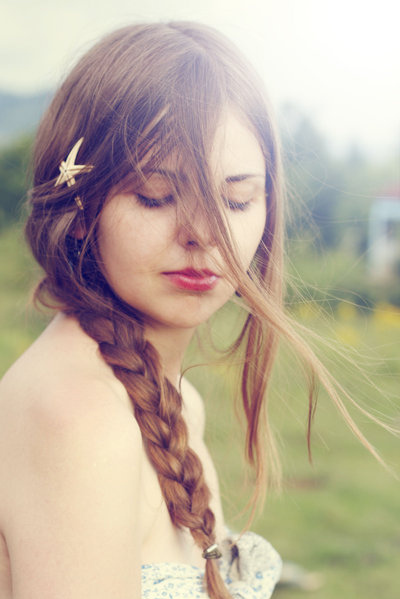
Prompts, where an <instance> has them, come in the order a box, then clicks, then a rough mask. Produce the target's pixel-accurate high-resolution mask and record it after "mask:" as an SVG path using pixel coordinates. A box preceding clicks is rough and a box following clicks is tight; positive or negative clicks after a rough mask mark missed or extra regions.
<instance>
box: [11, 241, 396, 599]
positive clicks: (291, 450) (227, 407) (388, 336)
mask: <svg viewBox="0 0 400 599" xmlns="http://www.w3.org/2000/svg"><path fill="white" fill-rule="evenodd" d="M0 255H1V256H2V259H1V264H0V326H1V332H0V375H1V374H2V373H3V372H4V371H5V370H6V369H7V367H8V366H9V365H10V364H11V363H12V362H13V361H14V360H15V358H16V357H17V356H18V355H19V354H20V353H21V352H22V351H23V350H24V349H25V348H26V347H27V346H28V345H29V343H30V342H31V341H32V339H33V338H34V337H35V335H36V334H37V333H38V332H39V331H40V330H41V328H42V327H43V322H44V321H43V318H40V317H37V316H34V315H33V314H32V312H31V311H30V310H27V309H26V302H27V297H28V293H29V290H30V289H31V286H32V282H33V280H34V279H35V278H36V277H37V269H36V268H34V267H33V265H32V261H31V259H30V258H29V256H28V255H27V252H26V251H25V250H24V246H23V244H22V241H21V238H20V237H18V234H17V233H16V232H15V231H14V230H8V231H3V232H2V233H1V234H0ZM298 317H299V318H300V319H301V321H302V322H303V323H305V324H306V325H308V326H310V327H312V328H313V329H314V330H316V331H317V332H318V333H321V334H322V335H324V336H329V337H330V338H331V339H332V342H334V343H337V342H339V343H340V344H342V345H344V346H345V348H346V349H347V351H348V352H349V353H350V354H351V356H352V358H353V359H354V360H355V361H356V363H357V364H359V363H361V367H362V370H361V371H358V370H357V368H356V367H355V366H352V365H351V364H350V363H348V362H346V360H343V359H340V358H339V357H337V355H336V354H335V352H334V351H332V350H330V349H329V348H328V349H326V350H325V351H324V353H325V355H326V361H327V363H328V365H329V367H330V368H331V369H332V370H333V373H334V374H335V375H336V376H337V377H338V379H339V380H340V382H341V383H343V384H344V385H345V387H346V388H347V389H348V390H349V391H350V393H351V394H352V395H353V397H354V398H355V399H356V400H357V401H358V402H360V403H362V405H365V406H368V407H369V409H372V410H374V411H375V412H377V413H378V412H380V413H384V414H386V415H387V416H388V418H392V419H393V420H395V421H397V425H398V424H399V421H400V417H399V415H400V406H399V389H400V385H399V382H400V344H399V338H400V317H399V314H398V312H396V311H395V310H390V309H388V308H387V307H385V306H381V307H379V308H378V309H376V310H375V311H374V312H371V313H370V314H366V313H363V312H361V313H360V312H358V311H355V310H353V309H352V307H351V306H349V305H348V304H340V305H339V306H338V310H337V319H336V320H335V321H332V322H331V323H328V322H327V320H326V318H325V317H323V316H321V314H320V312H319V310H317V309H315V307H314V306H312V305H311V306H306V307H304V306H303V307H299V308H298ZM230 318H231V317H230V311H229V310H228V311H227V313H226V316H225V318H224V320H223V322H221V324H220V325H219V328H218V334H219V336H220V337H226V336H227V335H229V333H230V328H231V319H230ZM210 370H212V371H213V376H211V375H210ZM363 373H364V374H363ZM366 374H368V376H369V377H370V378H371V379H372V381H373V383H374V385H375V387H374V385H372V384H371V382H369V381H368V380H367V376H366ZM188 376H189V378H191V379H192V380H193V381H195V382H196V384H197V386H198V387H199V388H200V389H201V391H202V392H203V394H204V396H205V400H206V407H207V415H208V423H209V425H208V429H207V442H208V445H209V447H210V450H211V453H212V455H213V457H214V459H215V462H216V465H217V469H218V471H219V474H220V479H221V492H222V497H223V503H224V509H225V513H226V516H227V521H228V524H229V525H230V526H231V527H232V528H233V529H236V530H240V528H241V526H242V525H243V523H244V522H245V517H244V516H242V517H241V518H237V517H235V516H236V515H237V513H238V511H240V509H241V508H243V507H244V505H245V503H246V499H248V497H249V495H250V493H251V478H250V482H249V484H248V487H247V489H246V487H245V485H244V484H243V458H242V457H241V453H242V446H241V442H240V441H239V439H240V436H241V433H240V427H239V426H238V425H237V424H236V421H235V418H234V415H233V409H232V403H231V399H230V393H229V388H230V386H231V384H232V383H231V380H230V378H229V376H227V374H226V371H225V372H224V371H223V369H219V368H212V369H210V367H207V368H204V367H198V368H195V369H193V370H190V371H189V373H188ZM306 404H307V394H306V388H305V383H304V382H303V381H302V378H301V374H300V372H298V369H296V367H295V366H294V364H293V360H292V359H291V357H290V354H288V353H287V352H286V351H285V350H283V351H282V353H281V356H280V362H279V366H278V369H277V372H276V374H275V376H274V386H273V392H272V396H271V406H270V408H271V409H270V421H271V424H272V427H273V429H274V431H275V434H276V436H277V439H278V445H279V448H280V452H281V455H282V461H283V474H284V476H283V490H282V492H281V494H279V495H278V494H274V493H271V494H270V495H269V496H268V499H267V503H266V505H265V508H264V509H263V511H262V513H261V514H260V515H259V516H258V518H257V519H256V521H255V522H254V524H253V527H252V528H253V529H254V530H256V531H257V532H259V533H260V534H262V535H264V536H265V537H267V538H268V539H269V540H270V541H271V542H272V543H273V545H274V546H275V547H276V548H277V549H278V550H279V552H280V553H281V555H282V556H283V558H284V559H285V560H291V561H294V562H297V563H298V564H300V565H301V566H303V567H304V568H306V569H307V570H309V571H315V572H318V573H319V574H321V575H322V576H323V580H324V584H323V586H322V587H321V588H320V589H319V590H316V591H314V592H301V591H295V590H290V589H279V590H277V592H276V596H277V598H279V599H296V598H297V597H298V598H299V599H300V598H301V597H308V596H310V597H314V598H315V599H355V598H362V599H377V597H379V598H380V599H397V597H399V596H400V576H399V570H400V485H399V482H398V481H397V480H396V479H395V477H394V476H392V475H391V474H389V473H388V472H387V471H386V470H385V469H384V468H383V467H382V466H381V465H380V464H378V463H377V462H376V461H375V460H374V459H373V458H372V457H371V456H370V455H369V454H368V452H367V451H366V450H365V449H364V448H363V447H362V446H361V445H360V444H359V443H358V442H357V441H356V440H355V439H354V437H353V435H352V434H351V433H350V431H349V430H348V429H347V427H346V426H345V424H344V423H343V421H342V419H341V417H340V416H339V415H338V414H337V411H336V409H335V408H334V407H333V406H332V404H331V402H330V400H329V399H328V398H327V397H326V395H325V394H324V393H321V394H320V398H319V406H318V410H317V416H316V421H315V424H314V433H313V465H310V464H309V462H308V460H307V450H306V440H305V431H306ZM352 414H353V415H354V416H355V418H356V420H357V422H358V424H359V425H360V427H361V428H362V430H363V431H364V432H365V433H366V434H367V436H368V438H369V439H370V440H371V442H372V443H373V444H374V445H375V446H376V447H377V448H378V449H379V451H380V453H381V454H382V456H383V458H384V459H385V460H386V462H387V463H388V464H389V465H390V466H392V467H393V469H394V470H395V471H396V472H397V474H399V454H400V452H399V442H398V439H397V438H396V437H394V436H392V435H390V434H389V433H387V432H386V431H384V430H383V429H381V428H380V427H378V426H376V425H372V424H371V423H369V422H368V421H367V420H366V418H365V417H364V416H363V415H361V414H358V415H357V414H356V413H355V412H354V410H352Z"/></svg>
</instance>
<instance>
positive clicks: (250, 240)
mask: <svg viewBox="0 0 400 599" xmlns="http://www.w3.org/2000/svg"><path fill="white" fill-rule="evenodd" d="M265 221H266V210H265V208H263V207H260V208H258V209H257V210H256V209H254V210H253V211H252V212H251V213H249V214H248V215H247V214H243V216H242V217H241V218H238V220H237V221H234V222H233V223H232V225H231V226H232V233H233V236H234V239H235V241H236V244H237V247H238V251H239V255H240V257H241V260H242V264H243V267H244V268H245V269H246V270H247V268H248V267H249V266H250V263H251V261H252V259H253V258H254V254H255V253H256V251H257V248H258V246H259V244H260V241H261V239H262V236H263V233H264V228H265Z"/></svg>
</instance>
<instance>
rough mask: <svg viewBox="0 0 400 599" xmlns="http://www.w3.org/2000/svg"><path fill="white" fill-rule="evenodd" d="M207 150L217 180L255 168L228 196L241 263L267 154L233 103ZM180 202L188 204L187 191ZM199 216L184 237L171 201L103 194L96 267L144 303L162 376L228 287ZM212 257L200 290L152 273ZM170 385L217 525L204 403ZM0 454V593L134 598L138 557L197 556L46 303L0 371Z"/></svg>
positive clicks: (28, 597)
mask: <svg viewBox="0 0 400 599" xmlns="http://www.w3.org/2000/svg"><path fill="white" fill-rule="evenodd" d="M211 162H212V164H213V167H214V172H215V176H216V181H218V183H221V184H222V182H223V181H224V180H225V179H226V178H227V177H231V176H234V175H241V174H243V173H253V174H258V175H260V174H261V177H258V178H253V180H252V181H253V183H254V194H250V195H251V205H250V206H249V208H248V209H246V210H245V211H228V210H227V216H228V219H229V223H230V225H231V229H232V235H233V238H234V240H235V242H236V244H237V247H238V248H239V252H240V257H241V260H242V262H243V265H244V266H246V265H249V264H250V262H251V259H252V257H253V255H254V252H255V251H256V248H257V246H258V243H259V241H260V238H261V235H262V231H263V228H264V222H265V210H266V208H265V198H264V195H263V193H261V192H260V190H263V186H264V180H263V176H262V175H263V173H264V170H265V166H264V159H263V156H262V153H261V149H260V147H259V145H258V143H257V141H256V138H255V137H254V136H253V135H252V133H251V132H250V131H249V130H248V129H247V128H246V127H245V126H244V125H243V124H241V122H240V121H239V120H238V119H236V118H235V116H234V115H233V114H228V115H226V117H225V119H224V120H223V121H222V122H221V126H220V127H219V128H218V130H217V132H216V136H215V141H214V149H213V153H212V156H211ZM172 166H173V165H172V164H165V165H164V167H165V168H172ZM256 179H257V181H258V182H256ZM153 184H154V181H153V182H152V185H153ZM158 184H160V181H158ZM158 190H159V188H158ZM153 191H155V188H154V187H152V188H148V189H147V190H146V193H147V192H153ZM190 202H192V205H193V210H194V211H196V199H195V198H190ZM197 224H198V227H196V231H197V238H196V239H193V236H191V237H188V235H187V234H186V232H187V229H186V228H185V227H183V226H182V223H178V221H177V220H176V210H175V208H174V207H173V206H167V207H162V208H149V207H144V206H143V205H141V204H140V203H138V202H137V197H136V196H135V194H134V193H131V194H119V195H115V196H111V197H110V198H109V201H108V203H107V205H106V206H105V208H104V211H103V213H102V216H101V220H100V229H99V243H100V251H101V255H102V258H103V260H104V266H105V272H106V276H107V277H108V279H109V282H110V283H111V285H112V286H113V287H114V289H115V291H116V292H117V293H118V294H119V295H120V296H121V297H122V298H123V299H125V301H128V302H129V303H130V304H131V305H133V306H135V307H136V308H139V309H141V310H143V312H144V314H145V316H146V335H147V336H148V338H149V339H150V340H151V341H152V342H153V343H154V345H155V347H156V348H157V350H158V351H159V353H160V355H161V358H162V362H163V365H164V368H165V371H166V373H167V375H168V376H169V377H170V379H171V380H172V381H176V380H177V377H178V375H179V370H180V365H181V359H182V356H183V354H184V352H185V349H186V347H187V344H188V342H189V340H190V337H191V335H192V334H193V331H194V330H195V328H196V326H197V325H198V324H199V323H200V322H204V321H205V320H206V319H207V318H208V317H209V316H211V315H212V314H213V313H214V312H215V311H216V310H217V309H218V308H219V307H220V306H222V305H223V304H224V303H225V302H226V301H227V300H228V299H229V297H230V296H231V294H232V292H233V288H232V287H231V285H230V284H229V283H228V282H227V281H226V280H225V279H224V277H223V264H222V260H221V256H220V255H219V252H218V249H217V248H216V247H215V246H214V244H213V243H212V240H211V238H210V235H209V231H208V229H207V223H205V222H203V220H202V219H201V218H200V219H199V218H198V215H197V213H196V225H197ZM200 238H201V239H200ZM200 241H201V243H200ZM211 263H212V264H213V266H212V268H214V269H215V268H219V271H218V274H219V279H218V283H217V285H216V286H215V287H214V288H213V289H212V290H210V291H207V292H204V293H203V292H202V293H198V292H197V293H194V292H190V293H189V292H182V290H179V291H178V290H177V289H176V288H175V287H173V286H172V287H171V285H170V282H169V281H168V280H165V277H164V276H163V274H162V273H163V272H164V271H165V270H176V269H181V268H186V267H187V266H194V265H195V266H196V267H198V268H204V267H206V266H207V267H210V268H211ZM216 265H217V266H216ZM182 391H183V401H184V412H183V416H184V418H185V420H186V422H187V425H188V429H189V440H190V446H191V447H192V448H193V449H194V451H196V453H197V454H198V456H199V458H200V459H201V461H202V464H203V468H204V473H205V477H206V480H207V483H208V486H209V488H210V490H211V493H212V501H211V508H212V510H213V511H214V513H215V515H216V521H217V528H216V533H217V538H218V539H221V538H222V537H223V534H224V532H223V530H224V521H223V514H222V508H221V503H220V497H219V489H218V480H217V476H216V473H215V469H214V466H213V464H212V460H211V458H210V456H209V454H208V451H207V448H206V447H205V445H204V442H203V430H204V408H203V404H202V401H201V398H200V397H199V395H198V393H197V392H196V391H195V389H194V388H193V387H192V386H191V385H190V384H189V383H188V382H187V381H184V383H183V388H182ZM0 455H1V456H3V458H2V459H1V460H0V597H1V598H2V599H50V598H51V599H54V597H57V599H121V597H132V598H133V599H136V598H137V599H139V598H140V596H141V590H140V565H141V564H142V563H150V562H162V561H169V562H171V561H172V562H182V563H190V564H194V565H198V566H200V567H202V566H204V561H203V560H202V558H201V555H200V550H199V548H198V547H196V546H195V545H194V542H193V540H192V537H191V535H190V534H189V533H188V532H187V531H180V530H177V529H176V528H175V527H174V526H173V525H172V523H171V521H170V518H169V514H168V511H167V508H166V506H165V504H164V501H163V498H162V495H161V490H160V487H159V484H158V480H157V474H156V472H155V471H154V469H153V467H152V466H151V464H150V463H149V461H148V459H147V456H146V453H145V451H144V449H143V444H142V438H141V433H140V430H139V427H138V425H137V422H136V420H135V418H134V415H133V410H132V405H131V401H130V399H129V397H128V396H127V393H126V391H125V388H124V387H123V385H122V384H121V383H120V382H119V381H118V380H117V379H116V378H115V377H114V375H113V373H112V371H111V369H110V368H109V367H108V366H107V365H106V364H105V363H104V361H103V360H102V359H101V357H100V355H99V352H98V348H97V345H96V343H95V342H94V341H93V340H92V339H91V338H89V337H87V335H85V334H84V333H83V331H82V330H81V329H80V327H79V326H78V324H77V322H76V321H75V320H74V319H72V318H67V317H66V316H65V315H63V314H58V315H57V316H56V317H55V318H54V320H53V321H52V322H51V323H50V325H49V326H48V327H47V329H46V330H45V331H44V332H43V334H42V335H41V336H40V337H39V338H38V339H37V341H36V342H35V343H34V344H33V345H32V346H31V347H30V348H29V349H28V350H27V352H25V354H24V355H23V356H22V357H21V358H20V359H19V360H18V361H17V362H16V363H15V364H14V366H13V367H12V368H11V369H10V370H9V371H8V373H7V374H6V375H5V377H4V379H3V380H2V382H1V383H0ZM4 456H6V458H4Z"/></svg>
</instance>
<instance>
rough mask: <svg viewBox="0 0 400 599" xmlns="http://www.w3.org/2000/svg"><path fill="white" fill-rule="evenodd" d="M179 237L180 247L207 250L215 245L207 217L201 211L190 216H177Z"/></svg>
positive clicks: (194, 211)
mask: <svg viewBox="0 0 400 599" xmlns="http://www.w3.org/2000/svg"><path fill="white" fill-rule="evenodd" d="M177 218H178V222H177V237H178V242H179V243H180V245H182V246H183V247H186V248H195V247H201V248H206V247H209V246H211V245H214V242H213V235H212V233H211V229H210V224H209V222H208V219H207V216H206V215H205V214H203V213H202V211H201V209H197V210H193V213H191V214H189V215H185V216H183V215H179V216H178V215H177Z"/></svg>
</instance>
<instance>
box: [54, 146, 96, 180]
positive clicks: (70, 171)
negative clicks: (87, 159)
mask: <svg viewBox="0 0 400 599" xmlns="http://www.w3.org/2000/svg"><path fill="white" fill-rule="evenodd" d="M82 142H83V137H81V138H80V139H79V140H78V141H77V142H76V144H75V145H74V147H73V148H72V150H71V151H70V153H69V154H68V156H67V159H66V160H63V161H62V162H61V164H60V174H59V176H58V179H57V181H56V182H55V184H54V187H57V185H61V184H62V183H66V184H67V185H68V187H71V186H72V185H75V175H78V174H79V173H80V172H82V171H83V170H85V171H86V172H89V171H91V170H92V168H93V166H91V165H86V164H75V160H76V157H77V155H78V152H79V148H80V147H81V145H82Z"/></svg>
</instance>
